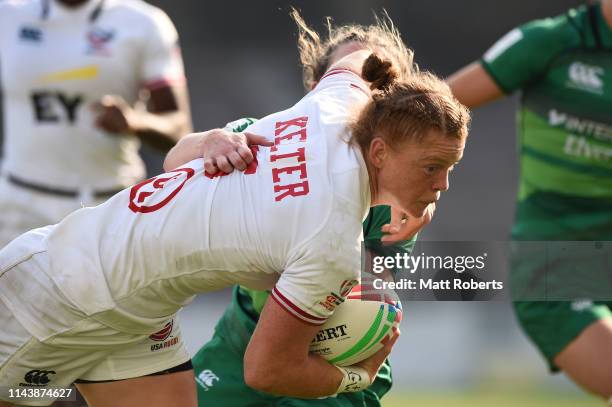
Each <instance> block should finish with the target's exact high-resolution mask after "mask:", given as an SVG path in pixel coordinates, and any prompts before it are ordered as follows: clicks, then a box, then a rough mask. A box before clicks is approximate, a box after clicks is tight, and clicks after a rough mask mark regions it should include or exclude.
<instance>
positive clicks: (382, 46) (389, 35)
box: [290, 8, 418, 90]
mask: <svg viewBox="0 0 612 407" xmlns="http://www.w3.org/2000/svg"><path fill="white" fill-rule="evenodd" d="M290 15H291V17H292V18H293V20H294V21H295V23H296V25H297V27H298V49H299V52H300V61H301V63H302V69H303V75H302V80H303V82H304V87H305V88H306V90H310V89H312V88H313V86H314V85H315V84H316V83H317V82H318V81H319V80H320V79H321V77H322V76H323V74H325V71H326V70H327V68H329V65H330V58H331V56H332V54H333V52H334V51H335V50H336V49H338V47H339V46H341V45H344V44H347V43H350V42H358V43H361V44H363V45H364V46H366V47H369V48H372V49H373V51H375V52H376V53H378V54H382V55H384V56H385V58H386V59H388V60H390V61H391V63H392V64H393V66H395V68H396V72H397V75H398V78H399V79H400V80H401V79H403V78H406V77H408V76H410V75H411V74H412V73H414V72H416V71H418V68H417V67H416V65H414V64H413V52H412V50H410V49H409V48H408V47H406V45H405V44H404V42H403V41H402V38H401V36H400V33H399V31H398V29H397V28H396V27H395V25H394V24H393V21H391V18H390V17H389V15H388V14H387V12H386V11H383V13H382V16H380V17H379V16H377V15H376V14H375V15H374V20H375V22H374V24H372V25H367V26H363V25H356V24H353V25H343V26H340V27H338V26H334V25H333V22H332V19H331V17H327V18H326V20H325V23H326V28H327V35H326V37H325V38H324V39H321V36H320V35H319V34H318V33H317V32H316V31H315V30H313V29H312V28H310V27H308V25H307V24H306V22H305V21H304V19H303V18H302V16H300V13H299V12H298V11H297V10H296V9H295V8H292V10H291V13H290Z"/></svg>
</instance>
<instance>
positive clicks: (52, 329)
mask: <svg viewBox="0 0 612 407" xmlns="http://www.w3.org/2000/svg"><path fill="white" fill-rule="evenodd" d="M47 265H48V258H47V257H46V253H44V252H43V253H38V254H34V255H32V256H31V257H29V258H27V259H23V261H21V262H19V263H18V264H16V265H15V266H13V267H11V268H10V269H8V270H0V327H2V329H0V400H6V401H8V402H12V403H15V404H20V405H27V406H45V405H49V404H51V403H52V399H50V398H45V399H44V400H34V399H30V400H23V399H20V400H19V401H18V402H16V400H15V399H11V398H10V397H9V390H10V389H13V390H14V389H24V388H67V387H69V386H70V384H72V383H73V382H74V381H75V380H79V379H81V380H87V381H109V380H121V379H128V378H133V377H140V376H146V375H149V374H152V373H156V372H160V371H163V370H167V369H171V368H173V367H175V366H178V365H180V364H183V363H185V362H187V361H188V360H189V359H190V356H189V353H188V352H187V350H186V348H185V346H184V343H183V340H182V335H181V332H180V328H179V323H178V319H177V317H176V316H175V315H174V316H170V317H169V318H168V321H167V322H166V324H165V326H164V327H163V329H161V331H159V332H156V333H153V334H151V335H147V334H134V333H126V332H121V331H118V330H116V329H113V328H110V327H108V326H106V325H104V324H102V323H100V322H98V321H96V320H94V319H93V318H91V317H87V316H86V315H84V314H82V313H81V312H80V311H78V310H76V309H75V308H73V307H71V305H70V304H69V303H67V302H66V300H65V298H64V297H63V296H62V295H61V293H60V292H59V291H58V290H57V288H54V287H53V283H52V280H51V279H49V278H48V277H46V275H45V273H44V268H45V267H46V266H47ZM15 273H18V277H19V278H16V275H17V274H15ZM17 283H18V284H17ZM8 289H12V290H23V292H20V294H21V295H23V296H25V297H26V298H27V302H21V303H20V302H18V301H17V300H14V301H12V302H10V301H9V300H8V299H7V298H13V299H15V298H16V296H12V295H10V294H11V293H9V292H8V291H7V290H8ZM7 301H8V302H7ZM24 325H25V327H24ZM40 325H44V326H40ZM26 327H30V329H27V328H26Z"/></svg>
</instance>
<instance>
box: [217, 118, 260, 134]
mask: <svg viewBox="0 0 612 407" xmlns="http://www.w3.org/2000/svg"><path fill="white" fill-rule="evenodd" d="M256 121H257V119H254V118H252V117H244V118H242V119H238V120H234V121H233V122H229V123H227V124H226V125H225V127H224V128H225V130H228V131H231V132H234V133H240V132H242V131H245V130H246V129H247V127H249V126H250V125H251V124H253V123H255V122H256Z"/></svg>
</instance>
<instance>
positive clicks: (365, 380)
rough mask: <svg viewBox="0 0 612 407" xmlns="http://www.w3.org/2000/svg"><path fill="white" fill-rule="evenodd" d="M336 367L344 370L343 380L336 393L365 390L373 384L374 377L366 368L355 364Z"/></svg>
mask: <svg viewBox="0 0 612 407" xmlns="http://www.w3.org/2000/svg"><path fill="white" fill-rule="evenodd" d="M336 367H337V368H338V370H340V371H341V372H342V382H341V383H340V386H339V387H338V390H336V393H354V392H357V391H361V390H364V389H366V388H367V387H369V386H370V384H372V379H371V378H370V375H369V374H368V372H367V370H365V369H364V368H361V367H355V366H348V367H341V366H336Z"/></svg>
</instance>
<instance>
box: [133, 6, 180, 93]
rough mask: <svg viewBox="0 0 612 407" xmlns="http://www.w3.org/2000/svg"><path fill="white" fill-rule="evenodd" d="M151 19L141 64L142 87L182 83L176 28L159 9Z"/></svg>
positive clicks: (152, 87) (151, 87)
mask: <svg viewBox="0 0 612 407" xmlns="http://www.w3.org/2000/svg"><path fill="white" fill-rule="evenodd" d="M151 19H152V21H151V23H152V24H151V26H150V32H149V35H148V38H147V39H146V43H145V47H144V56H143V57H144V58H143V62H142V78H143V80H144V86H145V87H146V88H148V89H155V88H159V87H162V86H166V85H168V84H173V83H183V82H184V80H185V72H184V68H183V59H182V56H181V50H180V47H179V43H178V33H177V31H176V28H175V27H174V24H172V21H171V20H170V18H169V17H168V15H167V14H166V13H165V12H164V11H162V10H160V9H155V10H154V12H153V13H152V15H151Z"/></svg>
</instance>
